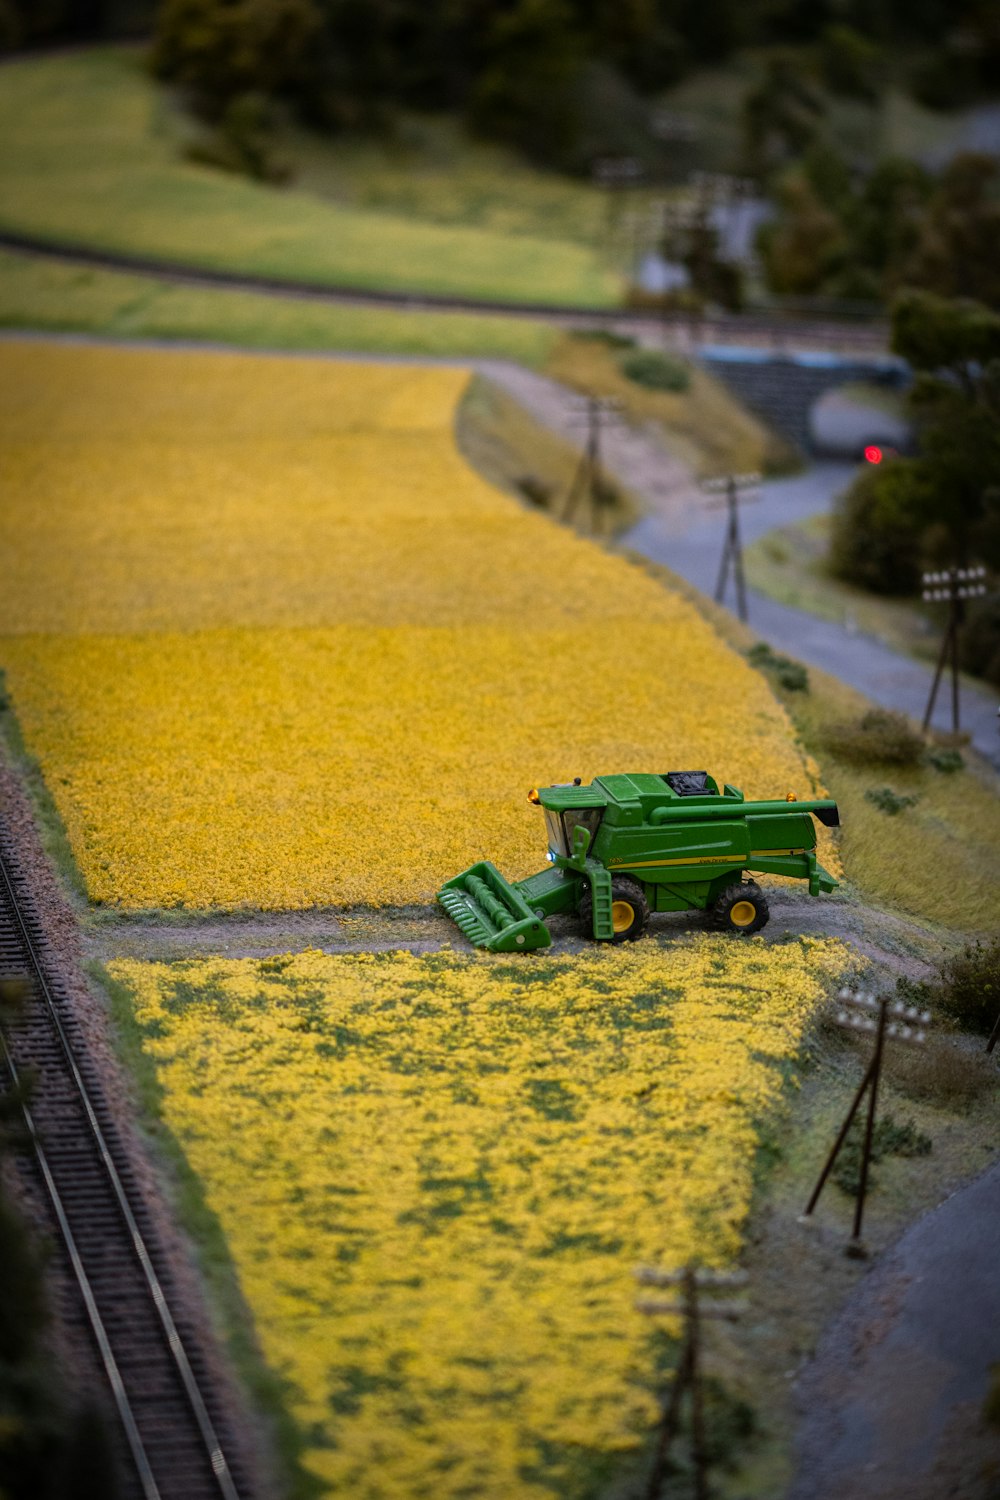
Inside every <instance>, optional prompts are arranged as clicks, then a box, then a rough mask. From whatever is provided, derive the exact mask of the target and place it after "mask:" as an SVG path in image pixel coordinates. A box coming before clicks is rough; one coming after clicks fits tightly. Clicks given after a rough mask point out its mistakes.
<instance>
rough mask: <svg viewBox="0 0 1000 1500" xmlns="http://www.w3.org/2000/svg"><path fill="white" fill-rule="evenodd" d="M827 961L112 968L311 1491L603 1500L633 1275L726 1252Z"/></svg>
mask: <svg viewBox="0 0 1000 1500" xmlns="http://www.w3.org/2000/svg"><path fill="white" fill-rule="evenodd" d="M846 957H847V950H846V948H845V946H844V945H843V944H841V943H839V942H837V941H834V940H828V939H825V940H820V939H801V940H799V941H797V942H791V943H787V944H783V945H768V946H765V945H764V943H763V942H762V941H761V940H759V939H753V940H751V941H749V942H747V943H741V944H738V945H736V944H732V943H729V942H726V941H720V940H718V939H712V938H709V937H707V936H701V937H697V938H695V939H693V940H691V941H689V942H686V943H677V944H674V945H672V946H671V947H670V948H669V949H661V948H659V947H656V946H654V945H653V944H641V945H637V946H635V947H630V948H628V949H627V950H624V951H623V950H622V949H614V950H609V949H602V950H600V951H596V952H592V953H588V954H587V955H586V956H584V957H580V956H573V957H557V958H551V957H546V958H536V957H535V956H533V955H532V956H520V957H519V958H518V960H517V961H516V962H515V963H510V962H503V961H500V960H497V959H495V958H487V957H476V958H472V959H465V958H461V957H459V956H457V955H453V954H438V955H433V956H421V957H417V956H414V955H411V954H406V953H392V954H378V955H373V954H358V955H350V956H344V955H340V956H330V955H325V954H321V953H316V952H307V953H303V954H300V955H298V956H296V957H291V956H289V957H286V958H279V959H273V958H272V959H265V960H262V961H257V960H244V961H226V960H222V959H211V960H199V961H195V962H186V963H179V964H172V965H169V964H146V963H141V962H136V961H133V960H119V961H116V962H115V963H114V964H112V966H111V972H112V975H113V978H114V979H115V980H116V981H117V982H118V984H119V985H120V986H122V987H123V988H124V990H125V991H126V992H127V995H128V998H129V1001H130V1003H131V1005H132V1006H133V1007H134V1010H135V1014H136V1018H137V1021H138V1025H139V1028H140V1032H141V1036H142V1046H143V1050H144V1052H145V1054H146V1056H147V1058H148V1059H149V1062H150V1065H151V1066H152V1068H153V1069H154V1070H155V1075H156V1081H157V1083H158V1085H159V1087H160V1089H161V1090H162V1095H161V1098H162V1104H161V1108H162V1112H163V1118H164V1120H165V1122H166V1124H167V1126H168V1127H169V1129H170V1130H171V1132H172V1133H173V1135H174V1137H175V1138H176V1140H177V1141H178V1142H179V1144H180V1146H181V1147H182V1149H183V1150H184V1152H185V1153H186V1155H187V1158H188V1161H189V1163H190V1164H191V1166H192V1167H193V1169H194V1170H195V1171H196V1172H197V1174H198V1176H199V1178H200V1181H201V1184H202V1188H203V1191H204V1194H205V1197H206V1201H207V1204H208V1207H209V1208H210V1209H211V1211H212V1212H213V1213H214V1214H216V1215H217V1216H218V1219H219V1222H220V1224H221V1226H222V1229H223V1232H224V1234H225V1235H226V1238H227V1242H228V1245H229V1249H230V1252H231V1254H232V1257H233V1260H234V1263H235V1267H236V1270H237V1273H238V1275H239V1278H240V1283H241V1286H242V1290H243V1292H244V1295H245V1296H246V1298H247V1300H248V1302H249V1304H250V1307H251V1309H252V1311H253V1314H254V1318H255V1323H256V1329H257V1334H258V1337H259V1339H260V1342H261V1346H262V1349H263V1353H264V1356H265V1358H266V1359H267V1361H268V1363H269V1364H270V1366H271V1367H272V1368H273V1369H274V1370H275V1371H276V1372H277V1373H278V1374H279V1375H280V1376H281V1377H283V1379H284V1380H285V1381H286V1382H287V1390H288V1393H289V1402H290V1407H291V1411H292V1414H293V1415H294V1417H295V1419H296V1421H297V1423H298V1424H299V1427H300V1430H301V1431H302V1432H303V1434H305V1443H306V1451H305V1462H306V1465H307V1467H308V1469H309V1470H310V1471H311V1472H312V1473H313V1474H314V1475H315V1476H316V1477H317V1478H318V1479H320V1480H321V1481H322V1482H323V1493H324V1494H328V1495H331V1496H332V1495H352V1496H356V1497H358V1500H381V1497H388V1496H392V1497H393V1500H415V1497H417V1496H434V1497H435V1500H450V1497H454V1500H458V1497H460V1496H469V1495H476V1496H479V1497H483V1500H513V1497H516V1500H545V1497H550V1496H551V1495H552V1494H553V1493H555V1494H559V1495H564V1496H566V1497H568V1500H583V1497H585V1496H588V1495H591V1494H594V1493H595V1492H596V1491H597V1490H598V1489H600V1488H601V1483H600V1481H601V1477H602V1476H603V1480H604V1482H606V1480H607V1478H608V1473H609V1467H608V1466H609V1464H614V1463H616V1462H620V1461H621V1459H622V1458H623V1456H627V1454H628V1452H629V1450H632V1449H635V1448H636V1446H637V1444H638V1443H639V1442H640V1440H641V1438H642V1436H643V1435H645V1434H646V1433H648V1431H649V1428H650V1426H651V1424H652V1422H653V1421H654V1420H655V1412H656V1404H655V1397H656V1394H657V1391H656V1380H655V1376H654V1368H655V1365H654V1353H653V1349H652V1345H651V1339H650V1328H649V1326H648V1324H647V1323H645V1320H644V1319H643V1318H642V1317H641V1315H640V1314H638V1313H636V1312H635V1311H634V1309H633V1305H632V1304H633V1300H634V1297H635V1283H634V1281H633V1279H632V1268H633V1266H635V1265H636V1264H637V1263H640V1262H646V1263H650V1262H653V1263H658V1264H661V1265H671V1266H672V1265H677V1264H680V1263H683V1262H685V1261H687V1260H688V1259H689V1258H691V1257H698V1258H699V1259H701V1260H702V1261H703V1262H704V1263H707V1264H710V1265H716V1266H720V1265H726V1264H728V1263H730V1262H731V1261H732V1259H733V1258H734V1257H735V1256H736V1254H737V1253H738V1251H739V1248H740V1243H741V1232H742V1229H743V1225H744V1221H745V1218H746V1215H747V1212H748V1208H749V1203H750V1195H751V1187H752V1177H753V1167H754V1155H755V1150H756V1145H757V1140H758V1134H757V1131H758V1127H759V1125H760V1123H761V1122H762V1120H763V1119H765V1118H766V1117H767V1116H768V1114H769V1113H773V1111H774V1110H775V1109H776V1107H778V1104H779V1101H780V1096H781V1092H782V1089H783V1088H784V1086H785V1082H786V1079H787V1077H788V1074H789V1071H790V1068H791V1065H792V1063H793V1060H794V1057H795V1054H796V1052H797V1049H798V1047H799V1044H800V1041H801V1036H802V1031H803V1027H804V1025H805V1023H806V1021H807V1019H808V1017H809V1016H810V1014H811V1013H812V1012H813V1011H814V1009H815V1007H816V1004H817V1002H818V1001H819V1000H820V999H821V997H822V995H823V993H824V981H825V982H827V983H829V982H830V979H831V976H832V975H833V974H835V973H836V971H837V970H838V969H839V968H842V967H843V965H844V963H845V961H846Z"/></svg>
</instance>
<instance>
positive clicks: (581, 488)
mask: <svg viewBox="0 0 1000 1500" xmlns="http://www.w3.org/2000/svg"><path fill="white" fill-rule="evenodd" d="M624 406H625V403H624V401H622V400H621V399H620V398H619V397H618V396H583V397H581V398H580V399H579V400H576V401H574V402H573V403H572V405H571V408H570V409H571V410H572V411H575V412H577V413H579V414H580V417H581V418H582V421H583V422H584V423H585V424H586V428H587V436H586V441H585V443H584V449H583V453H582V455H581V458H580V462H579V463H578V464H577V467H576V472H575V473H574V475H573V479H572V482H571V484H570V487H569V490H568V492H567V495H566V504H565V506H564V508H563V513H562V520H563V521H564V522H569V521H571V520H572V519H573V517H574V516H575V515H576V510H577V506H578V505H579V503H580V499H581V497H582V496H584V495H586V496H587V498H588V500H589V502H590V520H591V526H592V527H594V529H595V530H596V520H597V516H598V514H599V512H600V508H601V505H602V503H603V501H602V492H603V490H604V487H605V486H606V483H607V481H606V479H605V478H604V476H603V474H602V464H601V433H602V432H603V431H605V430H606V429H607V428H609V427H613V426H617V425H618V424H619V423H620V422H621V413H622V411H623V409H624Z"/></svg>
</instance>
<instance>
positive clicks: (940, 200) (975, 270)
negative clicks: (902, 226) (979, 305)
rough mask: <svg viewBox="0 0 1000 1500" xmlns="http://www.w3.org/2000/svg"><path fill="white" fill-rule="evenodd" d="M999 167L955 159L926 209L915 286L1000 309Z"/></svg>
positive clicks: (913, 265)
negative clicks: (999, 249) (999, 254)
mask: <svg viewBox="0 0 1000 1500" xmlns="http://www.w3.org/2000/svg"><path fill="white" fill-rule="evenodd" d="M998 245H1000V162H998V161H997V160H996V158H995V157H992V156H986V155H982V154H980V153H978V152H972V151H970V152H965V153H963V154H962V155H960V156H956V157H955V158H954V159H953V160H952V161H951V162H950V164H949V165H948V167H947V168H946V169H945V171H944V173H943V175H942V177H941V180H940V182H939V184H938V186H937V189H936V191H935V192H934V194H933V196H932V197H931V199H930V202H929V204H928V206H927V213H926V215H925V216H924V219H923V222H922V225H921V229H920V235H919V238H918V240H917V243H916V245H915V248H914V251H913V255H912V257H911V259H910V262H909V264H908V266H907V268H906V279H907V281H908V282H909V284H910V285H911V286H922V287H927V288H928V290H930V291H934V292H938V293H939V294H940V295H941V296H943V297H975V298H976V299H977V300H978V301H980V302H985V303H986V304H987V306H989V307H996V308H1000V256H998V254H997V246H998Z"/></svg>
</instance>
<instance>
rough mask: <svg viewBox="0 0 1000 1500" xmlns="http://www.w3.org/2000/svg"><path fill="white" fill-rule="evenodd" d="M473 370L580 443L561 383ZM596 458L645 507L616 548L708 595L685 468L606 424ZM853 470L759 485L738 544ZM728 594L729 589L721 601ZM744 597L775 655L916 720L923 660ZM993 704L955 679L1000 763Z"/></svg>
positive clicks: (712, 516) (714, 563) (926, 683)
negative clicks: (670, 572) (660, 567)
mask: <svg viewBox="0 0 1000 1500" xmlns="http://www.w3.org/2000/svg"><path fill="white" fill-rule="evenodd" d="M477 368H479V369H480V370H481V372H482V373H483V374H484V375H487V376H488V377H489V378H490V379H491V380H493V381H495V382H496V383H497V384H498V385H500V386H502V387H503V388H504V389H505V390H506V391H507V392H508V393H509V394H510V395H511V396H513V397H514V398H515V400H518V401H520V403H521V404H522V406H525V407H526V408H527V409H528V410H529V411H530V412H531V413H532V415H533V416H534V417H535V418H536V419H537V420H538V421H539V422H542V423H544V424H545V425H546V426H547V427H550V428H552V430H553V431H555V432H558V433H559V435H560V436H561V437H563V438H565V439H566V440H567V441H568V442H571V443H573V444H574V445H575V446H576V447H579V446H580V443H581V430H580V427H579V426H578V425H575V424H576V423H578V421H579V416H578V413H575V412H573V411H572V410H571V409H570V405H569V401H568V400H567V396H568V394H569V393H568V392H567V391H566V390H565V389H564V388H563V387H561V386H559V385H557V384H556V383H555V382H554V381H551V380H548V379H546V378H545V377H544V376H541V375H536V374H534V373H533V372H532V371H530V370H525V369H523V368H521V367H520V366H517V365H512V364H506V363H503V362H501V361H499V360H497V361H492V360H483V361H480V362H478V364H477ZM603 454H604V459H605V462H606V463H607V466H608V468H609V470H610V471H611V472H612V473H613V474H615V475H616V476H617V477H618V479H619V480H620V481H621V482H622V483H623V484H624V485H625V486H626V487H627V488H628V489H630V490H631V491H632V492H633V494H635V495H638V496H640V497H641V498H642V499H643V500H644V501H645V502H646V504H647V506H648V507H649V514H648V515H647V516H645V517H644V518H643V520H641V521H640V522H639V523H638V524H637V525H636V526H634V527H633V528H632V530H631V531H629V532H627V533H626V535H625V536H624V537H622V538H621V542H622V545H623V546H625V547H627V548H630V549H632V550H633V551H635V552H641V553H642V554H643V555H644V556H645V557H648V558H649V559H650V560H651V561H652V562H656V563H662V564H663V565H664V566H665V567H668V568H672V569H673V571H674V572H675V573H679V574H680V575H681V577H682V578H685V579H687V581H688V582H689V583H692V584H694V586H695V587H696V588H698V589H701V590H702V592H703V593H706V594H708V595H709V597H711V596H712V594H713V593H714V591H715V585H716V579H717V576H718V571H719V559H720V555H721V552H722V540H723V534H724V526H725V511H724V510H721V509H711V508H709V506H708V505H707V504H706V497H705V496H704V495H703V494H702V493H701V492H700V491H699V490H698V488H697V486H696V485H695V483H694V480H693V477H692V474H691V471H690V469H688V468H687V466H686V465H685V464H683V463H681V462H680V460H679V459H678V458H676V457H675V456H673V455H672V454H670V453H669V452H668V451H667V450H666V449H665V448H664V447H663V446H662V444H661V443H660V442H659V441H658V439H657V437H656V436H655V434H654V433H653V432H651V431H649V430H641V431H640V430H639V429H636V428H628V427H622V428H617V429H616V428H611V429H610V430H609V431H608V432H607V434H606V435H605V439H604V449H603ZM855 472H856V465H854V464H849V463H814V464H812V465H811V466H810V468H809V469H808V470H807V471H806V472H805V473H804V474H797V475H795V476H793V477H792V478H791V479H772V480H767V481H765V483H763V484H762V485H761V499H760V501H759V502H756V503H754V504H753V505H747V506H746V507H745V508H743V509H741V511H740V529H741V532H742V536H743V540H744V542H752V541H756V539H757V538H758V537H760V536H763V535H764V534H765V532H768V531H771V530H773V528H774V527H776V526H784V525H788V524H789V523H791V522H795V521H803V520H805V519H806V518H807V517H809V516H813V515H818V514H821V513H823V512H825V511H828V510H829V509H830V507H831V506H832V504H833V501H834V498H835V497H836V495H837V494H838V493H839V492H840V491H841V490H842V489H843V488H844V486H845V485H846V484H847V483H849V481H850V479H851V476H852V475H853V474H854V473H855ZM731 588H732V585H731V583H730V590H731ZM732 597H733V596H732V592H730V594H729V595H728V596H727V598H728V599H729V600H731V599H732ZM747 602H748V610H749V616H750V625H751V627H752V628H753V629H754V630H756V631H757V632H758V633H759V635H760V636H761V638H762V639H763V640H766V641H768V642H769V643H770V644H771V645H772V646H773V647H775V648H776V649H777V650H778V651H781V652H785V653H787V654H788V655H789V656H794V657H795V658H796V659H797V660H798V661H802V662H805V663H806V665H807V666H812V667H816V668H817V669H818V670H819V671H822V672H828V673H829V674H830V675H831V676H833V677H839V678H840V679H841V681H842V682H846V683H848V684H849V685H850V686H851V687H854V688H857V689H858V691H859V692H862V693H864V694H865V695H866V696H867V697H869V698H871V699H872V700H873V702H875V703H880V704H882V706H883V707H885V708H893V709H899V710H901V711H902V712H903V713H906V714H909V715H910V716H911V717H912V718H914V719H916V720H917V721H918V722H919V721H920V720H921V719H922V718H923V715H924V710H925V708H926V706H927V699H928V696H929V694H930V688H931V682H932V680H933V676H934V674H933V669H932V668H931V667H929V666H927V665H926V664H925V663H923V662H920V661H916V660H914V659H913V658H912V657H909V656H904V655H902V654H901V653H900V652H897V651H894V650H893V649H892V648H891V647H890V646H886V645H884V644H883V643H882V642H881V641H879V640H877V639H876V638H875V637H873V636H869V635H864V634H861V633H860V632H858V631H857V630H853V629H851V628H850V626H849V625H845V624H838V623H836V622H835V621H832V620H823V619H820V618H819V617H818V616H816V615H811V614H808V613H806V611H804V610H800V609H792V608H791V607H790V606H788V605H785V604H777V603H775V601H774V600H772V599H768V598H766V597H765V596H764V595H763V594H758V593H756V592H754V591H753V590H750V591H749V592H748V601H747ZM998 700H1000V694H996V693H992V692H990V691H989V689H987V688H983V687H978V686H976V685H975V684H972V683H969V682H963V683H962V696H961V722H962V727H963V729H965V730H967V731H968V732H969V733H970V735H971V736H972V743H973V744H974V745H975V747H976V749H977V750H978V751H980V753H981V754H983V755H985V756H986V757H987V758H988V759H989V760H991V761H992V762H993V764H994V765H996V766H998V767H1000V724H998V720H997V704H998ZM950 715H951V707H950V696H949V690H948V684H947V683H946V682H942V684H941V686H940V688H939V690H938V697H937V704H936V707H935V712H934V719H933V723H934V725H935V726H936V727H938V728H941V729H949V728H950V727H951V717H950Z"/></svg>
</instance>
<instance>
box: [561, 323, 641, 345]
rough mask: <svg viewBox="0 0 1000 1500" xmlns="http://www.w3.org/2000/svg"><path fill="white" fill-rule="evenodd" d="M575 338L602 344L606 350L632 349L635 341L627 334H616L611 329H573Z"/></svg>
mask: <svg viewBox="0 0 1000 1500" xmlns="http://www.w3.org/2000/svg"><path fill="white" fill-rule="evenodd" d="M573 334H574V337H575V338H578V339H587V341H588V342H589V343H591V344H603V345H604V347H605V348H606V349H634V348H635V347H636V343H635V339H634V338H632V337H631V335H630V334H627V333H616V332H615V330H614V329H613V328H574V329H573Z"/></svg>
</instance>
